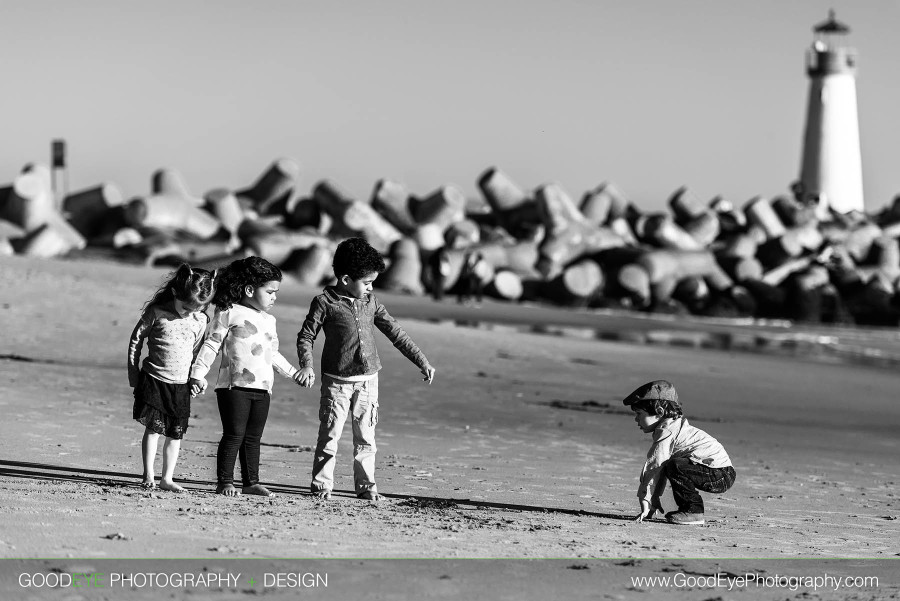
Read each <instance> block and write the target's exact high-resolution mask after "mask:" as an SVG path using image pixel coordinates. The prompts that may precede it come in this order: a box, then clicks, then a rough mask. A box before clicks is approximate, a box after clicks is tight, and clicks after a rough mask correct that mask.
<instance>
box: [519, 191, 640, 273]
mask: <svg viewBox="0 0 900 601" xmlns="http://www.w3.org/2000/svg"><path fill="white" fill-rule="evenodd" d="M535 198H536V202H537V205H538V213H539V214H540V215H541V220H542V223H543V225H544V227H545V230H546V234H545V237H544V240H543V241H542V242H541V244H540V247H539V255H540V256H539V259H538V262H537V264H536V268H537V270H538V272H539V273H540V274H541V275H542V276H543V277H544V278H545V279H553V278H555V277H557V276H558V275H559V274H560V273H562V270H563V268H564V266H565V265H568V264H569V263H571V262H572V261H574V260H576V259H578V258H579V257H582V256H584V255H588V254H594V253H596V252H599V251H602V250H604V249H607V248H613V247H617V246H624V245H625V240H623V239H622V237H621V236H619V235H618V234H616V233H615V232H614V231H613V230H611V229H609V228H606V227H598V226H595V225H593V224H591V223H590V222H589V221H588V220H587V219H585V217H584V215H582V213H581V211H580V210H579V209H578V207H576V206H575V203H574V201H573V200H572V198H571V197H570V196H569V195H568V194H566V192H565V190H563V188H562V187H561V186H560V185H559V184H546V185H543V186H541V187H539V188H538V189H537V190H536V192H535Z"/></svg>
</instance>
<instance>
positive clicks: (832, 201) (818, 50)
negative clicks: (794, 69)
mask: <svg viewBox="0 0 900 601" xmlns="http://www.w3.org/2000/svg"><path fill="white" fill-rule="evenodd" d="M813 33H814V34H815V36H814V39H813V44H812V47H810V49H809V50H807V53H806V73H807V74H808V75H809V79H810V81H809V104H808V105H807V109H806V133H805V134H804V137H803V162H802V165H801V168H800V182H801V183H802V185H803V191H804V193H805V194H806V196H807V198H809V197H818V198H819V212H820V217H826V216H827V215H828V209H829V208H831V209H834V210H835V211H837V212H839V213H848V212H850V211H862V210H863V209H864V206H863V182H862V157H861V155H860V150H859V121H858V120H857V117H856V50H855V49H854V48H850V47H849V46H847V45H846V44H845V38H846V36H847V34H848V33H850V28H849V27H847V26H846V25H844V24H843V23H840V22H838V21H837V20H835V18H834V11H829V14H828V20H827V21H825V22H824V23H820V24H819V25H816V26H815V27H814V28H813Z"/></svg>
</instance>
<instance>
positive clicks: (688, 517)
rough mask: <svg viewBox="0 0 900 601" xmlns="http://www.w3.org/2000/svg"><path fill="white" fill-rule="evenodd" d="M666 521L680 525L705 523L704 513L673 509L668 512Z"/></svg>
mask: <svg viewBox="0 0 900 601" xmlns="http://www.w3.org/2000/svg"><path fill="white" fill-rule="evenodd" d="M666 521H668V522H669V523H670V524H678V525H679V526H692V525H699V524H704V523H705V522H706V520H704V519H703V514H702V513H688V512H687V511H671V512H669V513H667V514H666Z"/></svg>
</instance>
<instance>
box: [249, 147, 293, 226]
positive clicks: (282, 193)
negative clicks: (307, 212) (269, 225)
mask: <svg viewBox="0 0 900 601" xmlns="http://www.w3.org/2000/svg"><path fill="white" fill-rule="evenodd" d="M299 180H300V165H298V164H297V162H296V161H294V160H293V159H289V158H281V159H277V160H276V161H274V162H273V163H272V164H271V165H270V166H269V168H268V169H266V171H265V172H264V173H263V174H262V175H260V176H259V179H257V180H256V181H255V182H254V183H253V184H252V185H251V186H249V187H247V188H244V189H242V190H238V191H237V192H235V196H236V197H237V198H238V199H239V200H241V201H243V202H244V203H246V204H247V205H249V206H250V207H251V208H253V209H254V210H255V211H256V212H257V213H259V214H260V215H265V214H270V213H284V209H286V208H287V202H288V200H289V199H290V197H291V195H292V194H293V193H294V189H295V188H296V186H297V183H298V182H299ZM276 207H280V208H282V210H281V211H279V210H278V209H277V208H276Z"/></svg>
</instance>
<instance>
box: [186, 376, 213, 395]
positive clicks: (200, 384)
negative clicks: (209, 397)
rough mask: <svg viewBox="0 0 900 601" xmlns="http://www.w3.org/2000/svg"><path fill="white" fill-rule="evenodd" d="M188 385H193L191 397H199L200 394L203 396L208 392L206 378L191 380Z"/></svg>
mask: <svg viewBox="0 0 900 601" xmlns="http://www.w3.org/2000/svg"><path fill="white" fill-rule="evenodd" d="M188 383H189V384H190V385H191V396H197V395H198V394H203V393H204V392H206V387H207V386H208V384H207V383H206V378H202V379H199V380H198V379H197V378H191V379H190V380H189V381H188Z"/></svg>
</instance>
